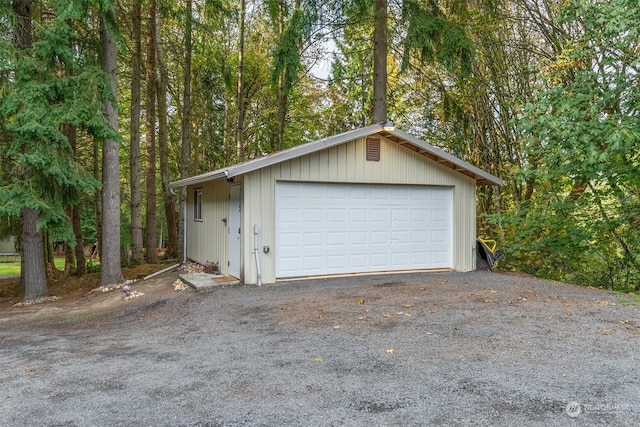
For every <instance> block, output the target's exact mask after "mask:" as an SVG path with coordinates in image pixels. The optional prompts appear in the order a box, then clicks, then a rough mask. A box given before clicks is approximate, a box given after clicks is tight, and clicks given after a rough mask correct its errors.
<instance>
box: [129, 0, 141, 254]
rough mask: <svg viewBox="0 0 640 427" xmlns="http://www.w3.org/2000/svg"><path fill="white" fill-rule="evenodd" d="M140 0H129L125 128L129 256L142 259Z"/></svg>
mask: <svg viewBox="0 0 640 427" xmlns="http://www.w3.org/2000/svg"><path fill="white" fill-rule="evenodd" d="M141 1H142V0H133V10H132V12H131V25H132V34H131V44H132V53H131V125H130V128H129V138H130V148H129V177H130V179H129V188H130V191H131V260H132V261H134V262H140V261H142V260H143V255H142V248H143V246H144V243H143V239H142V189H141V184H140V84H141V77H140V74H141V70H142V69H141V66H140V63H141V55H142V36H141V33H142V31H141V27H142V13H141V6H140V3H141Z"/></svg>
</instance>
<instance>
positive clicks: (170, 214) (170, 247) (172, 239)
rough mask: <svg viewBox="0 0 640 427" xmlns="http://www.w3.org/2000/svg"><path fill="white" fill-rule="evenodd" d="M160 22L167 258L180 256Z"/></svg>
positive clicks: (158, 49) (160, 133)
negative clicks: (172, 187)
mask: <svg viewBox="0 0 640 427" xmlns="http://www.w3.org/2000/svg"><path fill="white" fill-rule="evenodd" d="M161 28H162V26H161V25H160V20H158V26H157V30H156V57H157V59H158V70H159V71H160V82H159V84H158V125H159V131H158V149H159V151H160V153H159V154H160V178H161V179H162V202H163V205H164V215H165V219H166V224H167V238H168V241H167V251H166V257H167V258H176V257H177V256H178V224H177V222H176V221H177V217H176V201H175V198H174V196H173V194H172V193H171V191H170V190H169V182H170V176H169V132H168V128H169V123H168V117H167V86H168V84H169V72H168V70H167V66H166V64H165V62H164V57H163V54H164V52H163V50H162V44H161V43H160V29H161Z"/></svg>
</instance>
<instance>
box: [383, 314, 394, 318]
mask: <svg viewBox="0 0 640 427" xmlns="http://www.w3.org/2000/svg"><path fill="white" fill-rule="evenodd" d="M382 317H393V313H382Z"/></svg>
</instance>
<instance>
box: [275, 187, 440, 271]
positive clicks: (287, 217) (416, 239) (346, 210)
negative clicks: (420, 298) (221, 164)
mask: <svg viewBox="0 0 640 427" xmlns="http://www.w3.org/2000/svg"><path fill="white" fill-rule="evenodd" d="M451 239H452V190H451V189H450V188H445V187H427V186H410V185H402V186H400V185H366V184H329V183H302V182H278V183H277V185H276V245H275V251H274V254H275V256H276V276H277V277H295V276H305V275H317V274H337V273H351V272H367V271H383V270H401V269H417V268H441V267H451V264H452V243H451Z"/></svg>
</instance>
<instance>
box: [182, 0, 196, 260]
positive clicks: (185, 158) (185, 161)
mask: <svg viewBox="0 0 640 427" xmlns="http://www.w3.org/2000/svg"><path fill="white" fill-rule="evenodd" d="M186 1H187V4H186V11H185V13H186V15H185V25H184V26H185V32H184V91H183V97H182V98H183V99H182V104H183V107H182V122H181V130H182V141H181V142H182V156H181V158H180V179H184V178H187V177H188V176H189V172H190V171H189V157H190V154H191V56H192V52H193V43H192V41H191V35H192V31H193V28H192V27H193V3H192V0H186ZM182 191H183V192H184V190H182ZM182 199H183V200H186V194H184V193H183V194H182ZM185 209H186V205H185V203H180V215H179V219H178V248H179V249H178V252H179V253H180V254H181V255H182V259H184V258H185V255H186V250H187V248H185V247H184V215H185Z"/></svg>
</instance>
